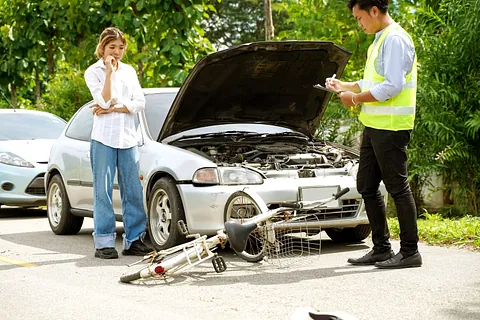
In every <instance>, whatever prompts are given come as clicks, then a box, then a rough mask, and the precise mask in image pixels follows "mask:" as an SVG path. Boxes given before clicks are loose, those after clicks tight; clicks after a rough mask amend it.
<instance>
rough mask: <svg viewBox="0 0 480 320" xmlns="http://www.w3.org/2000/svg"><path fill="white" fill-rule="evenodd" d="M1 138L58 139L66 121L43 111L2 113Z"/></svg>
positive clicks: (0, 115) (0, 118)
mask: <svg viewBox="0 0 480 320" xmlns="http://www.w3.org/2000/svg"><path fill="white" fill-rule="evenodd" d="M0 122H1V123H2V125H1V126H0V140H1V141H7V140H33V139H57V138H58V137H59V136H60V134H61V133H62V130H63V129H64V128H65V125H66V122H65V121H63V120H62V119H60V118H59V117H57V116H54V115H52V114H48V113H41V112H38V113H37V112H32V113H26V112H12V113H0Z"/></svg>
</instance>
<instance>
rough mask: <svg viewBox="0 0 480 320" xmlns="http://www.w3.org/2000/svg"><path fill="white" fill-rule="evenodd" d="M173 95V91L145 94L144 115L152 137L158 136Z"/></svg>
mask: <svg viewBox="0 0 480 320" xmlns="http://www.w3.org/2000/svg"><path fill="white" fill-rule="evenodd" d="M175 95H176V93H175V92H168V93H166V92H165V93H155V94H147V95H145V100H146V101H145V117H146V119H147V126H148V131H149V132H150V136H151V137H152V138H153V139H157V138H158V135H159V133H160V129H162V126H163V123H164V122H165V118H166V117H167V113H168V111H169V110H170V107H171V105H172V103H173V100H174V99H175Z"/></svg>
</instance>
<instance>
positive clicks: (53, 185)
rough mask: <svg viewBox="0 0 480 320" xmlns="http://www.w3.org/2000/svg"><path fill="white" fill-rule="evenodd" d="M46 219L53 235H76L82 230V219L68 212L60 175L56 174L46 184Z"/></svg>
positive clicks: (67, 201) (68, 202)
mask: <svg viewBox="0 0 480 320" xmlns="http://www.w3.org/2000/svg"><path fill="white" fill-rule="evenodd" d="M47 217H48V223H49V224H50V228H51V229H52V231H53V232H54V233H55V234H58V235H69V234H77V233H78V232H79V231H80V229H81V228H82V224H83V217H77V216H74V215H73V214H72V213H71V212H70V201H69V200H68V195H67V192H66V190H65V185H64V184H63V181H62V178H61V177H60V175H58V174H56V175H54V176H53V177H52V180H50V182H49V183H48V189H47Z"/></svg>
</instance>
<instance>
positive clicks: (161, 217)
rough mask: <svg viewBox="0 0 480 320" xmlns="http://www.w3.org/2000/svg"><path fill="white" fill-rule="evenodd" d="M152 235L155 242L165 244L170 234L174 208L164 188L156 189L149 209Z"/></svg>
mask: <svg viewBox="0 0 480 320" xmlns="http://www.w3.org/2000/svg"><path fill="white" fill-rule="evenodd" d="M149 220H150V228H151V231H152V234H151V236H152V237H153V239H154V241H155V243H157V244H159V245H164V244H165V243H166V242H167V240H168V238H169V236H170V228H171V224H172V209H171V207H170V199H169V198H168V195H167V193H166V192H165V190H163V189H159V190H157V191H155V193H154V195H153V197H152V202H151V203H150V210H149Z"/></svg>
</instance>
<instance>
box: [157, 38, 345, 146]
mask: <svg viewBox="0 0 480 320" xmlns="http://www.w3.org/2000/svg"><path fill="white" fill-rule="evenodd" d="M350 55H351V53H350V52H348V51H347V50H345V49H343V48H341V47H339V46H337V45H335V44H333V43H332V42H325V41H281V42H257V43H250V44H244V45H240V46H237V47H233V48H231V49H227V50H224V51H219V52H216V53H212V54H210V55H208V56H206V57H204V58H203V59H202V60H201V61H199V62H198V63H197V64H196V65H195V67H194V68H193V69H192V71H191V72H190V74H189V76H188V77H187V79H186V80H185V82H184V84H183V85H182V87H181V88H180V90H179V92H178V94H177V96H176V98H175V101H174V102H173V105H172V107H171V109H170V111H169V113H168V115H167V117H166V119H165V122H164V124H163V127H162V130H161V131H160V134H159V137H158V140H159V141H161V140H163V139H164V138H166V137H168V136H171V135H173V134H177V133H179V132H182V131H185V130H189V129H193V128H198V127H205V126H209V125H217V124H227V123H264V124H271V125H277V126H282V127H286V128H289V129H292V130H295V131H299V132H301V133H304V134H306V135H308V136H310V137H312V136H314V134H315V132H316V130H317V128H318V126H319V123H320V119H321V118H322V115H323V112H324V110H325V108H326V106H327V103H328V101H329V99H330V97H331V95H332V94H331V93H329V92H326V91H322V90H319V89H315V88H313V85H315V84H317V83H320V84H322V85H324V84H325V79H326V78H328V77H331V76H332V75H333V74H336V75H337V78H340V76H341V74H342V72H343V70H344V68H345V65H346V64H347V62H348V59H349V58H350Z"/></svg>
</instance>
